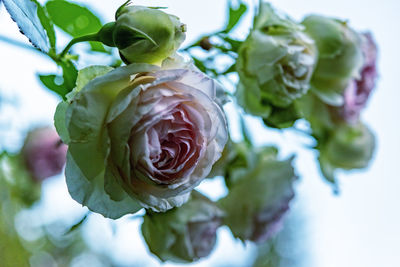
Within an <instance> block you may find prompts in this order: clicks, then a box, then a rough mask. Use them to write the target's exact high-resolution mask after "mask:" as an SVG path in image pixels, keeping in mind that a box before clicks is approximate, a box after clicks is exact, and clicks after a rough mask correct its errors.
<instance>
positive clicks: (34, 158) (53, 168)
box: [21, 127, 67, 181]
mask: <svg viewBox="0 0 400 267" xmlns="http://www.w3.org/2000/svg"><path fill="white" fill-rule="evenodd" d="M21 154H22V156H23V158H24V160H25V162H26V165H27V169H28V170H29V171H30V172H31V174H32V176H33V177H34V179H36V180H38V181H42V180H44V179H46V178H48V177H51V176H54V175H56V174H59V173H60V172H61V171H62V169H63V167H64V165H65V161H66V154H67V146H66V145H64V144H63V143H62V142H61V139H60V137H59V136H58V134H57V132H56V130H55V129H53V128H49V127H45V128H38V129H34V130H33V131H31V132H30V133H29V134H28V136H27V137H26V139H25V143H24V146H23V148H22V151H21Z"/></svg>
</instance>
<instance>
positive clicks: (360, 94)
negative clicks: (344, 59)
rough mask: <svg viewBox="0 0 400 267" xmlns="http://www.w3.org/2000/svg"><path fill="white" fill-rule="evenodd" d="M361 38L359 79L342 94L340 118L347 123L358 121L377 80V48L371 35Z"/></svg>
mask: <svg viewBox="0 0 400 267" xmlns="http://www.w3.org/2000/svg"><path fill="white" fill-rule="evenodd" d="M363 36H364V42H363V44H362V50H363V54H364V65H363V67H362V69H361V74H360V78H359V79H354V80H352V81H351V82H350V83H349V85H348V86H347V88H346V90H345V92H344V101H345V102H344V105H343V107H342V109H341V114H342V117H343V118H344V119H345V120H346V121H347V122H349V123H355V122H357V121H358V117H359V115H360V112H361V110H362V109H363V108H364V107H365V105H366V103H367V101H368V97H369V95H370V93H371V91H372V89H374V87H375V83H376V78H377V70H376V58H377V47H376V44H375V41H374V39H373V37H372V34H371V33H369V32H368V33H364V34H363Z"/></svg>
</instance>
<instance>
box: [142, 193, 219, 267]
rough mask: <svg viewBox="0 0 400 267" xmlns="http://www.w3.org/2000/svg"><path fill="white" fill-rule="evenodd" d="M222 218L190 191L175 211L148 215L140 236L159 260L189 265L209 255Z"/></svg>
mask: <svg viewBox="0 0 400 267" xmlns="http://www.w3.org/2000/svg"><path fill="white" fill-rule="evenodd" d="M222 217H223V212H222V211H221V210H220V209H219V208H217V206H216V205H215V204H214V203H213V202H212V201H210V200H209V199H208V198H206V197H205V196H203V195H201V194H200V193H198V192H196V191H193V192H192V195H191V197H190V200H189V201H188V202H187V203H185V204H184V205H183V206H181V207H179V208H175V209H172V210H169V211H167V212H165V213H151V212H148V213H147V214H146V215H145V216H144V219H143V224H142V234H143V237H144V239H145V241H146V243H147V245H148V247H149V249H150V251H151V252H152V253H153V254H155V255H156V256H157V257H158V258H159V259H160V260H162V261H167V260H170V261H175V262H192V261H196V260H199V259H200V258H203V257H207V256H208V255H209V254H210V253H211V251H212V249H213V248H214V246H215V241H216V236H217V229H218V227H219V226H220V225H221V222H222Z"/></svg>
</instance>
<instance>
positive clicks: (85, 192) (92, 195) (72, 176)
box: [66, 153, 142, 219]
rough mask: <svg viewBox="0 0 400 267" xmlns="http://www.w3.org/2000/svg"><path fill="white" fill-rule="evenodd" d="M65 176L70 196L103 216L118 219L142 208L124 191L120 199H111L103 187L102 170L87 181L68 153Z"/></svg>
mask: <svg viewBox="0 0 400 267" xmlns="http://www.w3.org/2000/svg"><path fill="white" fill-rule="evenodd" d="M66 178H67V179H66V180H67V185H68V191H69V193H70V194H71V196H72V198H73V199H74V200H76V201H77V202H79V203H81V204H82V205H84V206H87V207H88V208H89V209H90V210H91V211H93V212H97V213H100V214H102V215H103V216H104V217H107V218H111V219H118V218H120V217H121V216H123V215H125V214H128V213H135V212H137V211H139V210H140V209H141V208H142V207H141V206H140V205H139V203H138V202H137V201H136V200H134V199H133V198H131V197H129V196H128V195H127V194H126V193H124V192H121V196H120V199H121V200H120V201H115V200H112V199H111V198H110V196H109V195H108V194H107V193H106V192H105V189H104V185H105V181H104V179H105V178H104V172H102V173H100V174H99V175H97V176H96V177H95V178H94V179H92V181H88V180H87V179H86V178H85V176H84V175H83V173H82V172H81V170H80V168H79V167H78V166H77V165H76V162H75V161H74V158H73V157H72V156H71V154H70V153H68V155H67V167H66Z"/></svg>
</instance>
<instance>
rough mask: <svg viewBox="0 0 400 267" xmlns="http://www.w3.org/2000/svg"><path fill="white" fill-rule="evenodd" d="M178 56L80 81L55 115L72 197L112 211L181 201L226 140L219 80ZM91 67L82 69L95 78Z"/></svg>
mask: <svg viewBox="0 0 400 267" xmlns="http://www.w3.org/2000/svg"><path fill="white" fill-rule="evenodd" d="M178 63H179V62H175V63H174V64H172V63H171V62H170V63H169V64H168V66H174V68H173V69H169V68H168V66H167V65H165V66H164V67H163V68H160V67H158V66H155V65H148V64H135V63H133V64H130V65H128V66H125V67H120V68H117V69H115V70H112V71H110V72H108V73H107V74H105V75H102V76H99V77H97V78H94V79H93V80H91V81H89V82H88V83H87V84H86V85H85V86H83V84H80V83H78V84H80V86H79V87H77V88H76V89H75V91H74V93H73V94H70V95H69V101H68V102H62V103H61V104H60V105H59V106H58V108H57V112H56V115H55V120H56V126H57V130H58V132H59V133H60V135H61V136H62V138H63V141H65V142H66V143H67V144H68V146H69V149H68V155H67V166H66V180H67V185H68V189H69V192H70V194H71V196H72V197H73V198H74V199H75V200H76V201H78V202H79V203H81V204H83V205H85V206H87V207H88V208H89V209H90V210H92V211H94V212H98V213H101V214H103V215H104V216H106V217H109V218H118V217H120V216H122V215H124V214H127V213H134V212H136V211H138V210H139V209H140V208H142V207H144V208H151V209H153V210H154V211H166V210H168V209H171V208H173V207H176V206H181V205H182V204H183V203H184V202H186V201H187V199H188V197H189V194H190V192H191V191H192V190H193V188H194V187H196V186H197V185H198V184H199V183H200V182H201V181H202V180H203V179H204V178H205V177H206V176H207V175H208V174H209V172H210V170H211V167H212V165H213V164H214V163H215V162H216V161H217V160H218V159H219V157H220V156H221V153H222V151H223V148H224V146H225V143H226V141H227V126H226V120H225V115H224V113H223V112H222V109H221V108H220V106H219V105H218V104H217V98H216V91H217V90H218V88H219V85H218V84H217V83H216V82H215V81H214V80H213V79H211V78H209V77H207V76H206V75H205V74H203V73H201V72H199V71H198V70H196V69H195V68H194V67H192V68H185V67H187V63H181V66H182V67H181V68H180V67H179V66H178ZM98 69H104V70H105V71H108V70H109V69H108V68H106V67H92V68H88V69H84V70H82V71H80V73H79V74H78V82H79V81H85V78H82V77H85V76H87V77H91V78H93V72H96V73H102V71H99V70H98Z"/></svg>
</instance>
